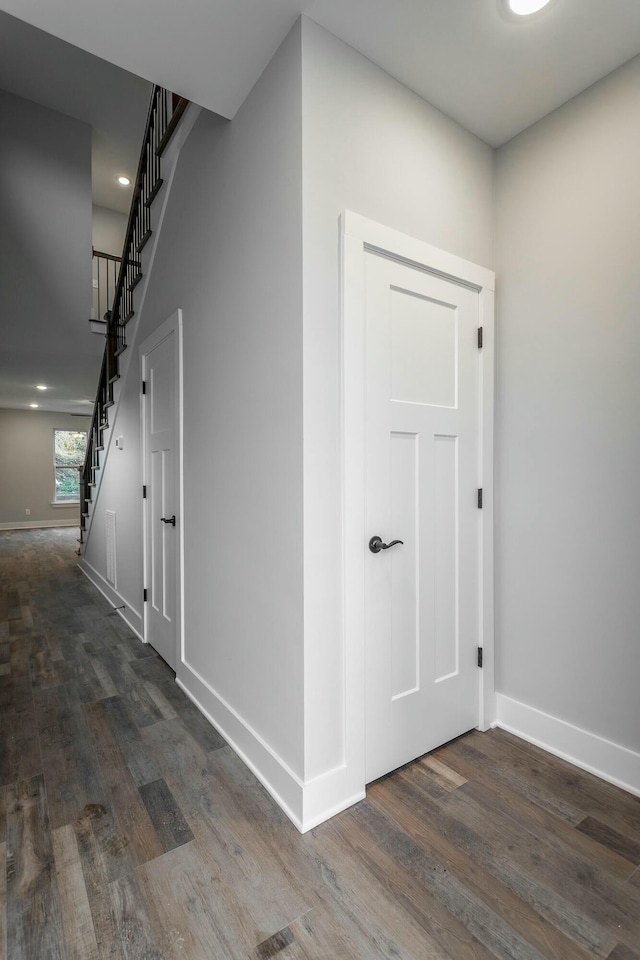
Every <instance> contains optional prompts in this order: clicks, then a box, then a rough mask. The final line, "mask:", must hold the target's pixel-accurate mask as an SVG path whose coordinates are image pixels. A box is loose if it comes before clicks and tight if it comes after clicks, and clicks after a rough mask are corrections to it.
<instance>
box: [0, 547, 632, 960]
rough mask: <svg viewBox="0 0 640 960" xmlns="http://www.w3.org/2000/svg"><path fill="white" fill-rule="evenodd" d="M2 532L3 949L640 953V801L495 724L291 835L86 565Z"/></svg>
mask: <svg viewBox="0 0 640 960" xmlns="http://www.w3.org/2000/svg"><path fill="white" fill-rule="evenodd" d="M74 538H75V530H64V529H61V530H47V531H41V530H35V531H11V532H4V533H0V719H1V723H2V735H1V738H0V956H2V957H4V958H9V960H260V958H262V960H264V958H271V957H276V958H278V960H280V958H282V960H350V958H356V960H360V958H362V960H369V958H371V960H375V958H387V960H391V958H394V960H495V958H499V960H593V958H596V960H640V800H639V799H637V798H635V797H632V796H629V795H628V794H625V793H624V792H622V791H621V790H618V789H616V788H615V787H612V786H610V785H608V784H606V783H603V782H602V781H599V780H597V779H596V778H595V777H592V776H590V775H589V774H586V773H583V772H582V771H580V770H576V769H575V768H573V767H571V766H569V765H568V764H566V763H563V762H561V761H559V760H557V759H555V758H554V757H550V756H548V755H546V754H545V753H543V752H542V751H541V750H538V749H536V748H534V747H531V746H529V745H528V744H526V743H523V742H521V741H519V740H517V739H516V738H514V737H512V736H509V735H508V734H506V733H504V732H500V731H492V732H491V733H488V734H481V733H477V732H473V733H470V734H468V735H466V736H465V737H461V738H460V739H459V740H456V741H454V742H452V743H450V744H448V745H447V746H445V747H443V748H441V749H440V750H438V751H436V752H435V753H434V754H431V755H430V756H427V757H424V758H422V759H421V760H418V761H416V762H415V763H413V764H409V765H408V766H406V767H404V768H402V769H401V770H399V771H397V772H396V773H394V774H393V775H391V776H389V777H386V778H384V779H383V780H380V781H378V782H377V783H375V784H373V785H371V786H370V787H369V789H368V792H367V799H366V800H365V801H363V802H362V803H360V804H358V805H357V806H355V807H353V808H351V809H350V810H348V811H346V812H344V813H342V814H340V815H339V816H337V817H334V818H333V820H331V821H330V822H328V823H326V824H323V825H321V826H320V827H318V828H316V829H315V830H313V831H311V832H310V833H309V834H307V835H305V836H301V835H300V834H299V833H298V832H297V831H296V829H295V828H294V827H293V826H292V825H291V824H290V823H289V821H288V820H287V818H286V817H285V816H284V814H283V813H282V812H281V811H280V810H279V808H278V807H277V806H276V805H275V803H274V802H273V801H272V800H271V798H270V797H269V796H268V794H267V793H266V792H265V790H264V789H263V788H262V786H261V785H260V784H259V783H258V782H257V780H256V779H255V777H253V775H252V774H251V773H250V771H249V770H248V769H247V768H246V767H245V766H244V765H243V764H242V763H241V762H240V760H239V759H238V757H237V756H236V755H235V754H234V752H233V750H232V749H231V748H230V747H229V746H227V745H226V743H225V741H224V740H223V738H222V737H221V736H220V734H219V733H218V732H217V731H216V730H215V729H214V728H213V727H211V726H210V725H209V724H208V723H207V721H206V720H205V719H204V718H203V717H202V716H201V715H200V714H199V713H198V711H197V710H196V709H195V707H194V706H193V705H192V704H191V703H190V701H189V700H188V699H187V698H186V697H185V696H184V695H183V694H182V692H181V691H180V689H179V688H178V687H177V686H176V684H175V683H174V677H173V674H172V672H171V671H170V670H169V668H168V667H167V666H166V664H164V662H163V661H162V660H161V659H160V658H159V657H158V656H157V655H156V654H155V653H154V651H153V650H152V649H151V648H149V647H146V646H144V645H143V644H141V643H140V641H139V640H137V639H136V638H135V637H134V636H133V635H132V634H131V632H130V631H129V630H128V628H127V627H126V625H125V624H124V622H123V621H122V620H121V619H120V617H119V616H118V615H117V614H116V613H114V612H113V611H112V610H111V608H110V607H109V604H108V603H107V602H106V601H105V600H104V599H103V597H102V596H101V595H100V594H98V593H97V592H96V591H95V590H94V589H93V588H92V587H91V585H90V584H89V583H88V582H87V581H86V580H85V578H84V577H83V576H82V574H81V573H80V572H79V571H78V569H77V567H76V556H75V554H74V549H75V546H76V544H75V539H74Z"/></svg>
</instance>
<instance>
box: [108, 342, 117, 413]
mask: <svg viewBox="0 0 640 960" xmlns="http://www.w3.org/2000/svg"><path fill="white" fill-rule="evenodd" d="M117 356H118V351H117V350H116V357H117ZM119 379H120V374H119V373H114V375H113V376H112V377H109V380H108V381H107V382H108V383H115V382H116V380H119ZM112 404H113V400H108V401H107V402H106V403H105V407H107V406H111V405H112Z"/></svg>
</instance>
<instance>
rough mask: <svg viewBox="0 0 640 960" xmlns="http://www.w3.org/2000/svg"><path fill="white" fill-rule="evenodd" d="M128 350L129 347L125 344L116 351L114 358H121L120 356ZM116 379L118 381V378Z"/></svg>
mask: <svg viewBox="0 0 640 960" xmlns="http://www.w3.org/2000/svg"><path fill="white" fill-rule="evenodd" d="M126 349H127V345H126V343H123V344H122V346H121V347H118V349H117V350H115V351H114V354H113V355H114V357H119V356H120V354H121V353H124V352H125V350H126ZM119 376H120V374H118V377H119ZM114 379H117V378H114ZM112 382H113V381H112Z"/></svg>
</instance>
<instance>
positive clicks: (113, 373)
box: [80, 85, 189, 543]
mask: <svg viewBox="0 0 640 960" xmlns="http://www.w3.org/2000/svg"><path fill="white" fill-rule="evenodd" d="M188 105H189V101H188V100H186V99H185V98H184V97H180V96H177V95H176V94H174V93H172V92H171V91H169V90H165V89H164V88H163V87H159V86H158V85H156V86H154V88H153V91H152V93H151V100H150V102H149V110H148V113H147V122H146V126H145V132H144V139H143V142H142V149H141V151H140V159H139V161H138V171H137V174H136V179H135V183H134V188H133V195H132V198H131V209H130V212H129V219H128V221H127V230H126V233H125V240H124V247H123V251H122V257H120V258H118V257H113V256H112V255H111V254H101V253H98V252H97V251H94V256H99V257H105V258H106V259H107V260H109V261H111V260H118V259H119V260H120V269H119V271H118V279H117V282H116V285H115V294H114V297H113V303H112V304H111V306H110V308H109V309H107V311H106V312H105V315H104V319H105V320H106V323H107V342H106V344H105V352H104V358H103V362H102V370H101V373H100V381H99V383H98V392H97V394H96V403H95V407H94V414H93V420H92V426H91V430H90V432H89V436H88V438H87V450H86V455H85V461H84V465H83V467H82V468H81V469H82V473H81V478H82V488H83V489H82V493H81V498H80V504H81V506H80V510H81V522H80V542H81V543H82V540H83V537H82V532H83V529H84V526H85V523H84V520H85V517H86V515H87V504H88V502H89V499H90V493H89V491H90V488H91V486H92V485H93V483H94V479H95V471H96V469H97V467H98V456H97V452H98V449H99V448H100V446H101V444H100V441H101V437H102V430H103V429H104V428H105V426H106V423H105V420H106V414H107V409H108V407H109V406H111V405H112V404H113V384H114V382H115V381H116V380H117V379H118V376H119V373H118V366H119V362H118V358H119V356H120V354H121V353H122V352H123V351H124V350H125V349H126V346H127V341H126V336H125V328H126V325H127V323H128V322H129V320H130V319H131V318H132V317H133V315H134V307H133V291H134V289H135V287H136V285H137V284H138V282H139V281H140V280H141V279H142V263H141V260H140V254H141V253H142V250H143V248H144V246H145V244H146V243H147V241H148V240H149V237H150V236H151V205H152V203H153V201H154V199H155V197H156V196H157V194H158V191H159V190H160V188H161V186H162V178H161V176H160V174H161V168H160V159H161V157H162V155H163V153H164V151H165V149H166V147H167V144H168V143H169V140H170V139H171V137H172V136H173V134H174V132H175V130H176V127H177V125H178V123H179V121H180V118H181V117H182V115H183V113H184V111H185V110H186V108H187V106H188Z"/></svg>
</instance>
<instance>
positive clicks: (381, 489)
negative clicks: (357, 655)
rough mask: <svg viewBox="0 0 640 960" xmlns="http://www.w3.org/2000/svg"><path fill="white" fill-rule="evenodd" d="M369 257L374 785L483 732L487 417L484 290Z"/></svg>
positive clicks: (369, 737)
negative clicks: (462, 737)
mask: <svg viewBox="0 0 640 960" xmlns="http://www.w3.org/2000/svg"><path fill="white" fill-rule="evenodd" d="M365 260H366V280H365V288H366V361H365V381H366V397H365V408H366V427H365V474H366V476H365V517H366V531H367V540H369V538H371V537H374V536H377V537H379V538H380V540H381V541H382V542H383V543H384V544H389V543H390V542H391V541H393V540H401V541H402V543H397V544H395V545H394V546H390V547H389V548H388V549H378V550H377V551H376V552H372V551H371V550H370V549H369V546H368V544H367V543H365V544H364V545H363V548H364V550H365V553H366V558H365V594H366V596H365V632H366V640H365V643H366V647H365V658H366V780H367V782H370V781H371V780H374V779H376V778H377V777H380V776H382V775H383V774H385V773H388V772H389V771H390V770H394V769H396V768H397V767H399V766H401V765H402V764H404V763H407V762H408V761H410V760H413V759H415V758H416V757H419V756H421V755H422V754H424V753H426V752H428V751H429V750H432V749H434V748H435V747H437V746H439V745H440V744H442V743H445V742H446V741H448V740H450V739H452V738H453V737H456V736H458V735H459V734H462V733H464V732H465V731H467V730H469V729H471V728H473V727H475V726H476V725H477V723H478V662H477V647H478V639H479V631H480V627H479V623H480V591H479V563H480V520H479V510H478V486H479V476H478V473H479V455H478V451H479V429H480V417H479V351H478V333H477V329H478V294H477V292H476V291H475V290H473V289H471V288H469V287H465V286H463V285H460V284H457V283H455V282H453V281H449V280H446V279H443V278H440V277H437V276H433V275H430V274H428V273H426V272H424V271H422V270H420V269H418V268H413V267H411V266H410V265H407V264H403V263H399V262H395V261H393V260H390V259H386V258H384V257H382V256H379V255H376V254H375V253H373V252H369V253H367V254H366V257H365ZM372 546H373V547H374V550H375V548H376V544H375V543H374V544H373V545H372ZM378 546H379V545H378Z"/></svg>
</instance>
